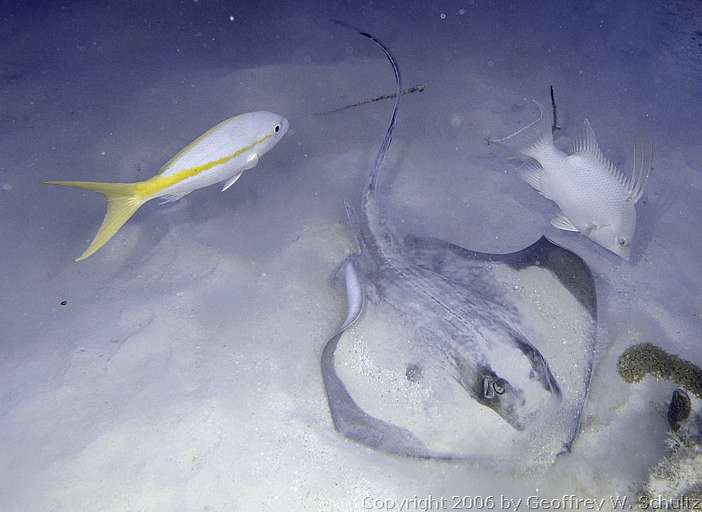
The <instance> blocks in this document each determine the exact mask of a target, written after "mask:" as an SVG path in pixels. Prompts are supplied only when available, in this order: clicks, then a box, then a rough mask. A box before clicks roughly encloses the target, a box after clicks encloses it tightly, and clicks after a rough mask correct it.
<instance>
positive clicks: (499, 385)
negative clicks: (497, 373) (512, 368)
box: [492, 379, 507, 395]
mask: <svg viewBox="0 0 702 512" xmlns="http://www.w3.org/2000/svg"><path fill="white" fill-rule="evenodd" d="M506 384H507V383H506V382H505V379H496V380H495V382H493V383H492V389H494V390H495V393H497V394H498V395H501V394H503V393H504V392H505V385H506Z"/></svg>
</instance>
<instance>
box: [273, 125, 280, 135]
mask: <svg viewBox="0 0 702 512" xmlns="http://www.w3.org/2000/svg"><path fill="white" fill-rule="evenodd" d="M279 131H280V125H279V124H277V125H275V126H274V127H273V132H274V133H278V132H279Z"/></svg>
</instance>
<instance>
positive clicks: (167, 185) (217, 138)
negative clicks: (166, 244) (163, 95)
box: [47, 112, 289, 261]
mask: <svg viewBox="0 0 702 512" xmlns="http://www.w3.org/2000/svg"><path fill="white" fill-rule="evenodd" d="M288 128H289V123H288V121H287V119H285V118H284V117H282V116H280V115H278V114H274V113H271V112H249V113H246V114H241V115H238V116H235V117H231V118H229V119H226V120H225V121H222V122H221V123H219V124H218V125H216V126H214V127H212V128H210V129H209V130H208V131H207V132H205V133H204V134H202V135H201V136H200V137H198V138H197V139H195V140H194V141H193V142H191V143H190V144H189V145H188V146H186V147H185V148H183V149H182V150H181V151H180V152H178V153H177V154H176V155H175V156H174V157H173V158H171V160H169V161H168V163H166V165H164V166H163V167H162V168H161V171H160V172H159V173H158V174H156V175H155V176H154V177H152V178H150V179H148V180H145V181H139V182H136V183H101V182H92V181H48V182H47V183H50V184H52V185H62V186H66V187H77V188H83V189H87V190H93V191H96V192H100V193H101V194H103V195H104V196H105V197H106V199H107V213H106V214H105V218H104V219H103V221H102V225H101V226H100V229H99V230H98V232H97V234H96V235H95V238H94V239H93V241H92V242H91V244H90V246H88V248H87V249H86V250H85V252H84V253H83V254H82V255H81V256H80V257H79V258H78V259H77V260H76V261H80V260H83V259H85V258H87V257H89V256H90V255H92V254H93V253H95V252H96V251H97V250H98V249H100V248H101V247H102V246H103V245H105V244H106V243H107V242H108V241H109V240H110V239H111V238H112V237H113V236H114V235H115V234H116V233H117V231H118V230H119V228H121V227H122V226H123V225H124V223H125V222H127V221H128V220H129V218H130V217H131V216H132V215H134V213H135V212H136V211H137V210H138V209H139V207H140V206H141V205H142V204H144V203H145V202H147V201H150V200H151V199H156V198H159V197H163V198H164V201H163V202H165V203H168V202H171V201H176V200H178V199H180V198H181V197H183V196H185V195H187V194H189V193H190V192H192V191H194V190H197V189H200V188H203V187H207V186H209V185H213V184H215V183H220V182H225V184H224V187H223V188H222V190H226V189H228V188H229V187H230V186H231V185H233V184H234V183H235V182H236V180H238V179H239V177H240V176H241V174H242V173H243V172H244V171H246V170H248V169H251V168H253V167H255V166H256V165H257V164H258V161H259V158H260V157H261V156H263V155H264V154H265V153H267V152H268V151H270V150H271V149H272V148H273V147H274V146H275V145H276V144H277V143H278V142H279V141H280V139H282V138H283V136H284V135H285V134H286V133H287V131H288Z"/></svg>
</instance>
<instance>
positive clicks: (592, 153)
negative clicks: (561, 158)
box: [570, 118, 629, 190]
mask: <svg viewBox="0 0 702 512" xmlns="http://www.w3.org/2000/svg"><path fill="white" fill-rule="evenodd" d="M584 124H585V132H584V133H583V135H582V136H581V137H578V138H577V139H575V140H574V141H573V144H571V147H570V154H572V155H580V156H582V157H585V158H589V159H592V160H594V161H595V162H597V163H598V164H600V165H601V166H602V167H604V168H605V169H606V170H607V172H609V173H610V174H611V175H612V176H614V178H615V179H616V180H617V181H618V182H619V183H621V184H622V185H624V187H626V189H627V190H629V179H628V178H627V177H626V175H625V174H624V173H623V172H622V171H621V170H620V169H619V168H618V167H617V166H616V165H614V163H613V162H612V161H611V160H610V159H609V158H607V157H606V156H605V155H604V153H603V152H602V150H601V149H600V146H599V145H598V144H597V137H595V131H594V130H593V129H592V126H591V125H590V121H589V120H588V119H587V118H586V119H585V122H584Z"/></svg>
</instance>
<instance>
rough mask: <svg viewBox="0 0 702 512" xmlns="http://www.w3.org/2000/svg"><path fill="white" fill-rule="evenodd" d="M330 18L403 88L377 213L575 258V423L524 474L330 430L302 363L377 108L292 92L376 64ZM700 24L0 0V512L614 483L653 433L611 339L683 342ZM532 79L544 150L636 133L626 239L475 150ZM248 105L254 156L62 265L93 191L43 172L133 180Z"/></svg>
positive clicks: (327, 324)
mask: <svg viewBox="0 0 702 512" xmlns="http://www.w3.org/2000/svg"><path fill="white" fill-rule="evenodd" d="M330 19H341V20H344V21H347V22H350V23H353V24H354V25H356V26H358V27H361V28H362V29H364V30H366V31H368V32H371V33H373V34H375V35H377V36H378V37H380V38H381V39H382V40H383V41H384V42H385V43H386V44H387V45H388V46H389V47H390V48H391V49H392V50H393V52H394V53H395V55H396V57H397V59H398V61H399V63H400V66H401V68H402V70H403V73H404V78H405V81H406V84H407V86H412V85H419V84H421V85H425V90H424V92H421V93H415V94H411V95H408V96H405V97H404V98H403V100H402V105H401V111H400V117H399V122H398V128H397V130H396V132H395V140H394V143H393V144H394V145H393V148H392V150H391V153H390V155H389V156H388V161H389V166H390V168H392V169H393V170H394V171H395V172H396V173H397V178H396V181H395V183H394V185H393V190H392V194H391V197H390V198H389V201H390V210H391V211H392V215H393V219H394V220H395V222H396V224H397V225H398V226H399V227H400V228H401V230H402V231H404V232H411V233H417V234H421V235H431V236H437V237H441V238H443V239H446V240H450V241H453V242H455V243H458V244H460V245H462V246H464V247H468V248H471V249H476V250H482V251H491V252H506V251H512V250H517V249H520V248H522V247H525V246H526V245H528V244H529V243H531V242H532V241H534V240H536V239H537V238H538V237H539V236H540V235H541V234H547V235H548V236H549V237H551V238H552V239H553V240H554V241H556V242H557V243H559V244H561V245H563V246H564V247H567V248H569V249H571V250H573V251H574V252H576V253H577V254H579V255H580V256H581V257H582V258H583V259H584V260H585V261H586V262H587V263H588V265H589V266H590V267H591V268H592V270H593V272H594V274H595V277H596V282H597V286H598V301H599V321H600V331H601V332H600V333H599V337H598V340H599V341H598V342H599V350H598V354H597V361H598V362H597V367H596V371H595V376H594V379H593V387H592V391H591V395H590V400H589V403H588V406H587V408H586V414H585V419H584V423H583V430H582V433H581V436H580V438H579V440H578V443H577V444H576V446H575V448H574V451H573V453H572V454H571V455H569V456H568V457H567V458H564V459H562V460H560V461H559V462H558V463H557V464H556V466H554V467H553V468H552V469H550V470H549V471H547V472H546V473H545V474H541V473H540V474H538V475H509V474H508V475H500V476H496V475H495V474H493V473H491V472H490V471H488V470H485V469H482V468H476V467H468V466H465V465H461V464H446V463H436V462H431V461H414V460H408V459H402V458H395V457H392V456H386V455H381V454H378V453H376V452H373V451H372V450H369V449H367V448H364V447H360V446H358V445H356V444H354V443H351V442H349V441H347V440H345V439H343V438H342V437H341V436H339V435H338V434H337V433H336V432H335V431H334V430H333V427H332V425H331V420H330V418H329V414H328V409H327V404H326V398H325V396H324V391H323V387H322V382H321V377H320V374H319V366H318V360H319V353H320V350H321V347H322V345H323V343H324V341H325V340H326V337H327V336H328V335H329V333H330V332H332V331H333V330H334V328H335V326H336V325H337V324H338V323H339V321H340V320H341V319H342V318H343V315H344V304H343V295H342V294H341V293H339V291H338V290H335V289H334V288H333V287H332V286H331V285H330V283H329V276H330V275H332V273H333V272H334V270H335V269H336V267H337V265H338V263H339V262H340V261H341V260H342V259H343V258H344V257H345V256H346V255H347V254H349V253H350V252H351V251H352V250H353V245H352V243H353V242H352V240H351V238H350V237H349V232H348V230H347V228H346V221H345V214H344V207H343V203H344V201H345V200H346V201H351V202H354V201H358V198H359V195H360V191H361V188H362V186H363V182H364V178H365V176H366V173H367V170H368V167H369V164H370V163H371V161H372V158H373V154H374V151H375V150H376V148H377V146H378V144H379V143H380V141H381V138H382V133H383V130H384V128H385V123H386V122H387V116H388V115H389V111H390V107H391V106H390V103H389V102H387V101H381V102H376V103H373V104H371V105H366V106H362V107H358V108H354V109H349V110H346V111H344V112H342V113H338V114H334V115H329V116H323V117H320V116H313V115H312V114H313V113H315V112H320V111H324V110H329V109H334V108H338V107H340V106H344V105H347V104H352V103H355V102H358V101H362V100H364V99H369V98H373V97H376V96H379V95H382V94H388V93H390V92H392V90H393V81H392V74H391V72H390V69H389V66H388V65H387V62H386V61H385V60H384V58H383V56H382V55H381V54H379V51H378V49H377V48H376V47H374V46H373V45H372V44H370V43H369V42H368V41H367V40H365V39H363V38H360V37H358V36H357V35H355V34H353V33H352V32H350V31H348V30H344V29H342V28H340V27H339V26H336V25H334V24H332V23H331V22H330V21H329V20H330ZM701 31H702V3H700V2H699V1H689V2H683V1H670V2H662V1H661V2H657V1H652V2H639V1H633V0H632V1H614V0H612V1H598V2H579V3H574V2H488V1H482V0H466V1H462V2H419V1H412V2H364V3H361V2H319V3H314V2H290V3H284V2H247V3H229V2H214V1H208V0H199V1H190V0H189V1H183V2H129V1H125V2H49V3H42V2H10V1H3V2H0V155H2V159H0V219H2V220H1V221H0V237H1V238H0V239H1V240H2V251H1V252H0V254H2V263H3V265H2V269H3V271H2V272H0V290H2V294H1V295H0V325H1V326H2V335H0V432H1V433H2V435H0V453H2V456H1V457H0V509H1V510H3V511H28V510H37V511H39V510H42V511H44V510H46V511H61V510H115V511H117V510H119V511H124V510H135V511H136V510H209V511H219V510H221V511H225V510H226V511H230V510H290V511H293V510H306V511H309V510H334V511H336V510H364V509H369V508H368V506H367V505H368V503H369V502H368V501H367V500H366V501H364V499H365V498H367V497H374V498H382V499H389V500H391V501H392V500H395V501H398V500H400V499H401V498H403V497H411V496H414V495H416V496H419V497H426V496H428V495H430V494H431V495H433V496H443V497H451V496H454V495H457V496H463V495H480V496H490V495H492V496H499V495H501V494H504V495H509V496H529V495H539V496H544V497H551V496H561V495H563V494H566V493H567V494H570V493H576V494H578V495H581V496H598V497H599V496H609V495H622V494H627V493H630V492H632V488H633V487H635V485H636V483H637V482H640V481H642V480H645V479H646V477H647V475H648V471H649V468H650V466H651V465H653V464H654V463H655V462H656V461H657V460H659V459H660V457H661V456H662V455H663V454H664V453H665V435H666V431H667V428H668V427H667V423H666V419H665V405H666V403H667V400H668V399H669V397H670V393H671V392H672V390H673V387H674V386H673V384H672V383H668V382H656V381H655V380H653V379H650V378H649V379H647V380H646V381H644V382H643V383H641V384H637V385H629V384H626V383H624V381H622V380H621V379H620V378H619V376H618V374H617V371H616V360H617V357H618V356H619V354H621V352H622V351H623V350H624V349H625V348H626V347H628V346H630V345H631V344H633V343H638V342H652V343H656V344H658V345H659V346H661V347H664V348H665V349H667V350H669V351H671V352H674V353H677V354H680V355H681V356H682V357H685V358H687V359H690V360H692V361H695V362H697V363H698V364H699V363H700V362H701V361H702V345H700V334H701V323H700V322H701V319H700V315H702V309H701V303H700V296H702V272H700V263H699V254H700V253H702V235H700V229H699V219H700V218H702V201H700V197H701V196H700V193H701V192H702V172H701V168H700V162H702V146H701V145H700V133H701V132H700V122H699V120H700V114H701V113H702V110H701V109H700V106H699V98H700V93H702V32H701ZM550 85H553V87H554V90H555V93H556V100H557V104H558V108H559V123H560V125H561V126H562V128H563V129H562V131H561V134H560V137H561V139H560V140H559V141H558V142H559V144H561V145H562V146H563V147H566V146H567V143H568V142H569V140H571V139H572V138H573V137H574V136H576V135H577V134H578V133H579V131H580V129H581V126H582V119H583V118H585V117H587V118H589V119H590V121H591V122H592V125H593V127H594V129H595V131H596V132H597V135H598V139H599V141H600V145H601V146H602V149H603V150H604V151H605V153H606V154H607V155H608V156H609V157H610V158H611V159H612V160H613V161H614V162H616V163H617V164H619V165H620V166H621V167H622V168H623V169H625V170H626V171H627V172H628V171H629V169H630V168H631V165H632V155H633V143H634V141H636V140H637V139H644V140H647V141H652V142H654V143H655V147H656V159H655V169H654V171H653V174H652V177H651V180H650V182H649V185H648V188H647V191H646V196H645V198H644V200H643V201H642V202H641V203H640V204H639V205H638V206H637V208H638V214H639V222H638V228H637V233H636V238H635V242H634V248H633V261H632V262H629V263H627V262H623V261H620V260H618V259H617V258H616V256H614V255H611V254H609V253H607V252H606V251H605V250H603V249H601V248H599V247H597V246H596V245H594V244H593V243H592V242H591V241H589V240H587V239H586V238H584V237H580V236H577V235H575V234H573V233H566V232H558V231H556V230H555V229H554V228H552V227H551V226H550V224H549V219H550V218H551V217H553V216H554V215H555V213H556V210H555V206H554V205H553V204H552V203H550V202H548V201H546V200H545V199H544V198H542V197H541V196H539V195H538V194H536V193H535V192H534V191H533V190H531V189H530V188H529V187H528V186H527V185H526V184H524V183H522V182H521V181H520V180H519V179H517V177H516V175H515V174H514V173H513V172H512V171H511V170H510V169H511V167H510V165H509V162H507V161H506V159H505V157H504V155H503V154H501V153H500V152H499V151H498V150H497V149H496V148H494V147H493V146H488V145H486V144H485V137H486V136H501V135H504V134H506V133H509V132H510V131H513V130H514V129H515V127H517V126H520V125H523V124H525V123H526V122H529V121H530V120H531V119H532V118H533V115H534V111H533V108H530V107H529V105H530V104H531V103H530V100H531V99H532V98H538V99H540V100H541V101H547V100H548V87H549V86H550ZM252 110H270V111H273V112H278V113H280V114H282V115H284V116H285V117H286V118H288V119H289V120H290V123H291V127H292V132H291V133H290V134H289V135H288V136H286V139H285V140H283V141H282V142H281V143H280V144H279V146H278V147H276V148H275V149H274V150H273V151H272V152H271V153H270V154H268V155H266V156H265V157H264V158H263V159H262V161H261V163H260V164H259V166H258V167H257V168H256V169H255V170H253V171H252V172H251V173H247V174H246V175H245V176H244V177H242V179H241V180H240V181H239V182H238V183H237V184H236V185H235V186H233V187H232V188H231V189H229V190H228V191H226V192H225V193H221V192H220V189H219V188H218V187H211V188H208V189H204V190H200V191H197V192H194V193H192V194H190V195H189V196H188V197H187V198H184V199H182V200H181V201H178V202H176V203H174V204H171V205H167V206H159V205H158V204H156V202H154V203H153V204H152V203H149V204H147V205H145V206H144V207H143V208H142V209H141V210H139V212H137V214H136V215H135V217H134V218H133V219H132V220H130V221H129V223H128V224H127V225H126V226H125V227H124V228H122V230H121V231H120V232H119V233H118V234H117V236H116V237H115V238H114V239H113V240H112V241H111V242H110V243H108V244H107V245H106V246H105V247H104V248H103V249H102V250H101V251H100V252H98V253H97V254H96V255H95V256H93V257H91V258H90V259H88V260H86V261H84V262H81V263H74V262H73V260H74V258H76V257H77V256H78V255H80V253H81V252H82V251H83V250H84V248H85V247H86V246H87V244H88V243H89V241H90V240H91V239H92V236H93V235H94V233H95V231H96V229H97V227H98V226H99V223H100V220H101V218H102V215H103V208H104V206H103V202H104V201H103V199H102V198H101V197H100V196H98V195H93V194H90V193H88V192H77V191H72V190H67V189H60V188H56V187H49V186H46V185H44V184H43V183H42V182H43V181H44V180H48V179H64V180H74V179H75V180H94V181H114V182H125V181H138V180H141V179H146V178H148V177H150V176H151V175H153V174H155V173H156V172H157V171H158V169H159V168H160V167H161V165H163V163H164V162H166V161H167V160H168V159H169V158H170V157H171V156H173V154H175V152H177V151H178V150H179V149H180V148H181V147H183V146H184V145H185V144H187V143H188V142H190V141H191V140H192V139H194V138H195V137H196V136H197V135H199V134H200V133H202V132H203V131H205V130H206V129H208V128H209V127H211V126H213V125H214V124H216V123H217V122H219V121H221V120H222V119H225V118H227V117H229V116H232V115H235V114H238V113H241V112H247V111H252ZM64 302H65V304H64ZM694 405H695V407H697V408H699V404H698V403H697V402H695V403H694ZM393 502H394V501H393ZM376 505H377V503H376ZM376 508H378V507H376ZM409 510H412V509H409ZM415 510H419V508H417V507H416V506H415Z"/></svg>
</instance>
